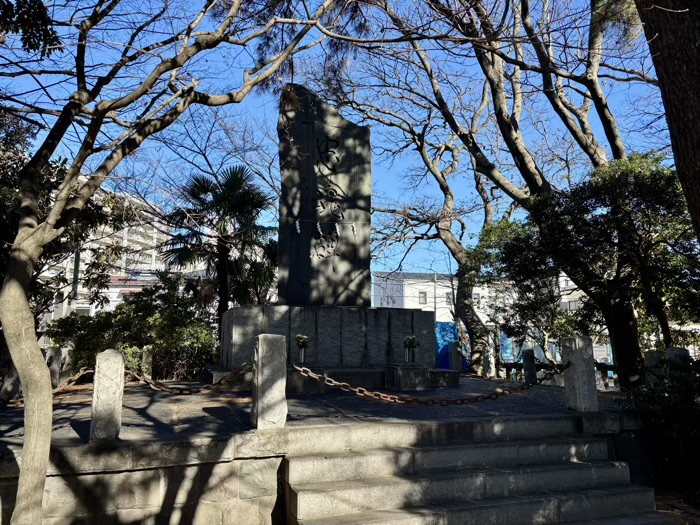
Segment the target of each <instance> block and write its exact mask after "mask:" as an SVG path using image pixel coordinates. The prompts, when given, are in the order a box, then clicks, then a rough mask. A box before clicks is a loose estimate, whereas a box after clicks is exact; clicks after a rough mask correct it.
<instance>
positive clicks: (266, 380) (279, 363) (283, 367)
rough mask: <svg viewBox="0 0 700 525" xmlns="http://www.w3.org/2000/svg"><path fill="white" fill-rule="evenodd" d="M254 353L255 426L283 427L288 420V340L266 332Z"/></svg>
mask: <svg viewBox="0 0 700 525" xmlns="http://www.w3.org/2000/svg"><path fill="white" fill-rule="evenodd" d="M257 340H258V343H257V345H256V347H255V354H254V356H253V406H252V408H251V411H250V420H251V423H252V425H253V428H257V429H265V428H282V427H284V425H285V423H286V422H287V397H286V394H285V390H286V387H287V340H286V338H285V337H284V336H283V335H271V334H262V335H259V336H258V338H257Z"/></svg>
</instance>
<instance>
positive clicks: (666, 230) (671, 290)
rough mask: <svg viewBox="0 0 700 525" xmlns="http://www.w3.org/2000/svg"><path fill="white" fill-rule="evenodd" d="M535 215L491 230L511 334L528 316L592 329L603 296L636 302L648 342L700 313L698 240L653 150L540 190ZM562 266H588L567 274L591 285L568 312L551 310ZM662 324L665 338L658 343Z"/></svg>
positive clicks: (547, 325) (493, 267) (545, 323)
mask: <svg viewBox="0 0 700 525" xmlns="http://www.w3.org/2000/svg"><path fill="white" fill-rule="evenodd" d="M533 216H534V217H536V218H537V224H539V225H540V227H539V228H538V227H536V226H535V225H534V224H533V222H534V221H533V222H530V221H529V220H528V221H525V222H523V223H514V224H510V225H508V224H501V225H498V227H496V228H494V229H493V231H492V232H491V233H490V234H489V235H490V236H491V246H492V260H491V262H490V264H489V268H490V271H491V273H492V274H493V275H496V276H500V277H505V278H506V279H508V280H509V281H511V282H512V283H513V284H514V287H515V290H516V292H517V293H516V295H517V302H516V304H515V306H514V308H513V311H512V312H510V314H509V315H507V316H506V317H507V319H508V320H509V322H510V324H511V325H514V326H511V327H510V329H511V332H513V335H516V336H518V334H522V333H523V332H524V330H525V328H526V327H527V323H525V321H527V320H528V319H530V320H531V321H532V322H534V323H535V324H538V325H540V326H541V327H544V330H545V331H551V330H556V327H557V326H558V325H559V326H561V327H562V329H564V328H565V327H568V328H566V329H573V330H575V331H578V332H580V333H588V334H590V335H596V334H595V332H597V331H598V330H599V328H600V327H602V324H603V320H602V315H601V311H600V308H602V306H601V305H599V304H598V302H597V301H600V300H602V301H603V304H613V303H615V302H616V301H618V302H622V301H629V302H631V303H632V304H633V305H634V306H635V307H636V309H637V313H638V320H639V327H640V330H641V336H640V343H641V344H642V345H643V347H645V348H647V349H652V348H654V345H657V344H660V345H661V346H663V345H664V344H665V345H667V346H669V345H670V344H679V342H680V341H676V340H673V338H674V337H676V336H677V335H678V333H677V332H674V331H672V330H671V329H670V328H669V324H670V323H671V322H675V323H678V324H682V323H686V322H689V321H692V320H697V319H700V304H698V302H699V298H700V264H699V263H698V260H700V249H699V247H698V243H697V238H696V237H695V235H694V233H693V230H692V226H691V222H690V217H689V215H688V211H687V208H686V205H685V199H684V197H683V194H682V191H681V188H680V184H679V182H678V178H677V176H676V174H675V172H674V171H673V170H671V169H669V168H667V167H665V166H664V165H663V164H662V162H661V158H660V157H659V156H656V155H634V156H631V157H630V158H629V159H628V160H625V161H616V162H611V163H609V164H607V165H605V166H602V167H600V168H598V169H597V170H595V171H594V172H593V173H592V174H591V176H590V178H589V179H587V180H585V181H583V182H582V183H580V184H578V185H576V186H574V187H573V188H571V189H570V190H569V191H567V192H554V193H553V194H551V195H547V196H543V197H538V202H537V206H536V207H535V210H534V211H533ZM542 225H544V226H542ZM542 227H544V228H545V230H544V231H543V230H542ZM545 239H546V240H545ZM555 261H556V263H555ZM582 263H583V264H582ZM560 268H567V269H569V268H574V269H576V268H578V269H581V268H585V271H581V272H580V273H578V274H569V277H571V278H572V279H573V280H574V281H576V282H577V284H579V285H580V286H581V287H582V288H584V289H586V291H587V292H589V291H592V292H597V293H598V295H597V296H589V298H588V299H585V300H584V301H583V308H582V309H581V310H579V311H577V312H576V313H575V315H574V316H573V317H570V318H568V319H567V318H566V316H564V317H562V315H561V313H558V312H557V311H558V303H559V302H560V300H561V295H560V293H559V290H558V286H557V285H556V280H557V278H558V275H559V272H560ZM562 323H563V324H562ZM664 324H665V325H666V326H665V328H666V329H667V332H670V333H671V338H672V340H671V341H668V340H665V341H664V342H663V343H659V342H658V341H659V337H658V336H657V334H662V333H663V331H664ZM666 339H668V336H667V337H666ZM669 343H670V344H669Z"/></svg>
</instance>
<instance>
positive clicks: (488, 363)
mask: <svg viewBox="0 0 700 525" xmlns="http://www.w3.org/2000/svg"><path fill="white" fill-rule="evenodd" d="M484 377H496V355H495V350H494V348H493V347H492V346H487V347H486V348H485V349H484Z"/></svg>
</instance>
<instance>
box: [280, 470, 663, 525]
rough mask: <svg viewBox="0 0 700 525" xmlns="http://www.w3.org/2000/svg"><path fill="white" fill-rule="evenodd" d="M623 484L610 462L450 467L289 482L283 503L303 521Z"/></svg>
mask: <svg viewBox="0 0 700 525" xmlns="http://www.w3.org/2000/svg"><path fill="white" fill-rule="evenodd" d="M628 483H629V469H628V467H627V464H626V463H620V462H615V461H605V462H588V463H568V464H564V465H538V466H528V467H512V468H494V469H469V470H452V471H450V472H434V473H429V474H421V475H417V476H415V475H409V476H387V477H382V478H370V479H360V480H347V481H332V482H328V481H326V482H314V483H304V484H299V485H291V486H290V487H289V505H290V511H291V513H292V514H293V515H294V516H295V517H296V518H297V519H299V520H305V519H313V518H323V517H331V516H342V515H344V514H354V513H358V512H366V511H373V510H382V509H387V510H388V509H401V508H406V507H417V506H423V505H436V504H443V503H451V502H457V501H463V500H485V499H487V498H502V497H510V496H515V495H524V494H533V493H542V492H547V491H552V490H556V491H566V490H571V491H573V490H585V489H590V488H594V487H614V486H619V485H623V484H628ZM652 502H653V496H652ZM652 509H653V507H652ZM652 509H649V510H652ZM584 517H585V516H584Z"/></svg>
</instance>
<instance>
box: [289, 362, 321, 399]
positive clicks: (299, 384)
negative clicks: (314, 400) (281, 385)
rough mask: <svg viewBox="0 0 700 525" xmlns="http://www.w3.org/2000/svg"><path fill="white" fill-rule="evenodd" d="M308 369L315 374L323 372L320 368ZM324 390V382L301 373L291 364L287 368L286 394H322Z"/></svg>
mask: <svg viewBox="0 0 700 525" xmlns="http://www.w3.org/2000/svg"><path fill="white" fill-rule="evenodd" d="M302 366H303V365H302ZM310 370H311V371H312V372H314V373H315V374H320V375H322V374H323V370H321V369H320V368H314V369H310ZM325 391H326V385H325V383H323V382H321V381H317V380H316V379H314V378H312V377H306V376H304V375H301V373H300V372H299V371H298V370H297V369H296V368H294V367H292V366H290V367H288V368H287V394H291V395H300V394H323V393H324V392H325Z"/></svg>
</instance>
